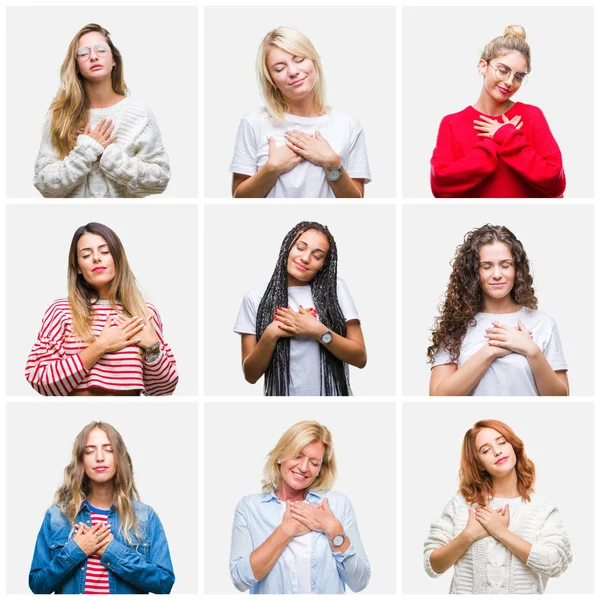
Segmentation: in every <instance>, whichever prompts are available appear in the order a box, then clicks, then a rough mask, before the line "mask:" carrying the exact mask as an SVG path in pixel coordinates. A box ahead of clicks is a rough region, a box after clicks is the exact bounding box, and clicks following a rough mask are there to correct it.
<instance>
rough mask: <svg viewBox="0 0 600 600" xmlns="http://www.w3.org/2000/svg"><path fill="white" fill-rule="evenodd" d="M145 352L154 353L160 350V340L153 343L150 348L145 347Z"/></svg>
mask: <svg viewBox="0 0 600 600" xmlns="http://www.w3.org/2000/svg"><path fill="white" fill-rule="evenodd" d="M143 350H144V354H154V353H155V352H156V351H157V350H160V342H156V344H152V346H150V348H144V349H143Z"/></svg>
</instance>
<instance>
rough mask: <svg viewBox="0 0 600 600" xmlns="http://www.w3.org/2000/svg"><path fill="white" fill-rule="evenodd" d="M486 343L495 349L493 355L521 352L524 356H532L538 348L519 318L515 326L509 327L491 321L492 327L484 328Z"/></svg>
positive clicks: (499, 355)
mask: <svg viewBox="0 0 600 600" xmlns="http://www.w3.org/2000/svg"><path fill="white" fill-rule="evenodd" d="M485 337H486V338H487V340H488V344H489V345H490V346H492V347H493V348H494V349H495V353H494V355H495V357H496V358H499V357H501V356H506V355H507V354H510V353H511V352H516V353H517V354H522V355H523V356H525V357H526V358H528V357H530V356H533V354H534V353H535V352H536V351H537V350H538V349H539V348H538V346H537V344H536V343H535V342H534V341H533V335H532V333H531V331H529V330H528V329H527V328H526V327H525V325H524V323H523V321H521V320H519V322H518V324H517V326H516V327H509V326H508V325H504V324H503V323H500V322H499V321H492V327H490V328H488V329H486V330H485Z"/></svg>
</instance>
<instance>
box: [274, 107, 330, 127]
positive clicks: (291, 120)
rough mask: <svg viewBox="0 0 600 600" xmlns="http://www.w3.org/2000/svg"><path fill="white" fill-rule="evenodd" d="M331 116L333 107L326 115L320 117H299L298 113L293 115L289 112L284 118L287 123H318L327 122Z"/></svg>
mask: <svg viewBox="0 0 600 600" xmlns="http://www.w3.org/2000/svg"><path fill="white" fill-rule="evenodd" d="M330 116H331V109H330V110H328V111H327V112H326V113H325V114H324V115H321V116H320V117H299V116H297V115H291V114H289V113H285V115H284V116H283V120H284V121H285V122H286V123H298V124H299V125H316V124H318V123H325V122H326V121H328V120H329V117H330Z"/></svg>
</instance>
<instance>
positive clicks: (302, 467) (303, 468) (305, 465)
mask: <svg viewBox="0 0 600 600" xmlns="http://www.w3.org/2000/svg"><path fill="white" fill-rule="evenodd" d="M298 468H299V469H300V470H301V471H302V472H303V473H306V472H307V471H308V458H304V459H303V460H302V461H300V464H299V465H298Z"/></svg>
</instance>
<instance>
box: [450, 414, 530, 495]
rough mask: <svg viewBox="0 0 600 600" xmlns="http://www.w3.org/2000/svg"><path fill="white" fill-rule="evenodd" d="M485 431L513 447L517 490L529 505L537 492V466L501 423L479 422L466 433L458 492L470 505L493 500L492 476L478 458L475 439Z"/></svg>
mask: <svg viewBox="0 0 600 600" xmlns="http://www.w3.org/2000/svg"><path fill="white" fill-rule="evenodd" d="M484 428H489V429H495V430H496V431H497V432H498V433H499V434H500V435H502V436H504V439H505V440H506V441H507V442H508V443H509V444H510V445H511V446H512V447H513V450H514V451H515V457H516V459H517V463H516V465H515V470H516V473H517V489H518V490H519V494H520V495H521V497H522V498H523V499H524V500H526V501H527V502H529V501H530V500H531V493H532V492H534V491H535V490H534V489H533V486H534V484H535V465H534V464H533V461H532V460H530V459H529V458H527V454H525V445H524V444H523V442H522V440H521V439H520V438H519V437H518V436H517V434H516V433H515V432H514V431H513V430H512V429H511V428H510V427H509V426H508V425H507V424H506V423H503V422H502V421H496V420H494V419H486V420H483V421H477V423H475V425H473V427H471V429H469V430H468V431H467V433H465V437H464V439H463V445H462V453H461V456H460V471H459V481H460V487H459V490H458V491H459V492H460V493H461V494H462V495H463V496H464V498H465V500H466V501H467V502H468V503H469V504H478V505H479V506H486V505H487V504H488V503H489V502H490V500H491V499H492V498H493V497H494V483H493V481H492V476H491V475H490V474H489V473H488V472H487V471H486V470H485V469H484V468H483V465H482V464H481V461H480V460H479V458H478V456H477V448H476V446H475V439H476V438H477V434H478V433H479V432H480V431H481V430H482V429H484Z"/></svg>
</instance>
